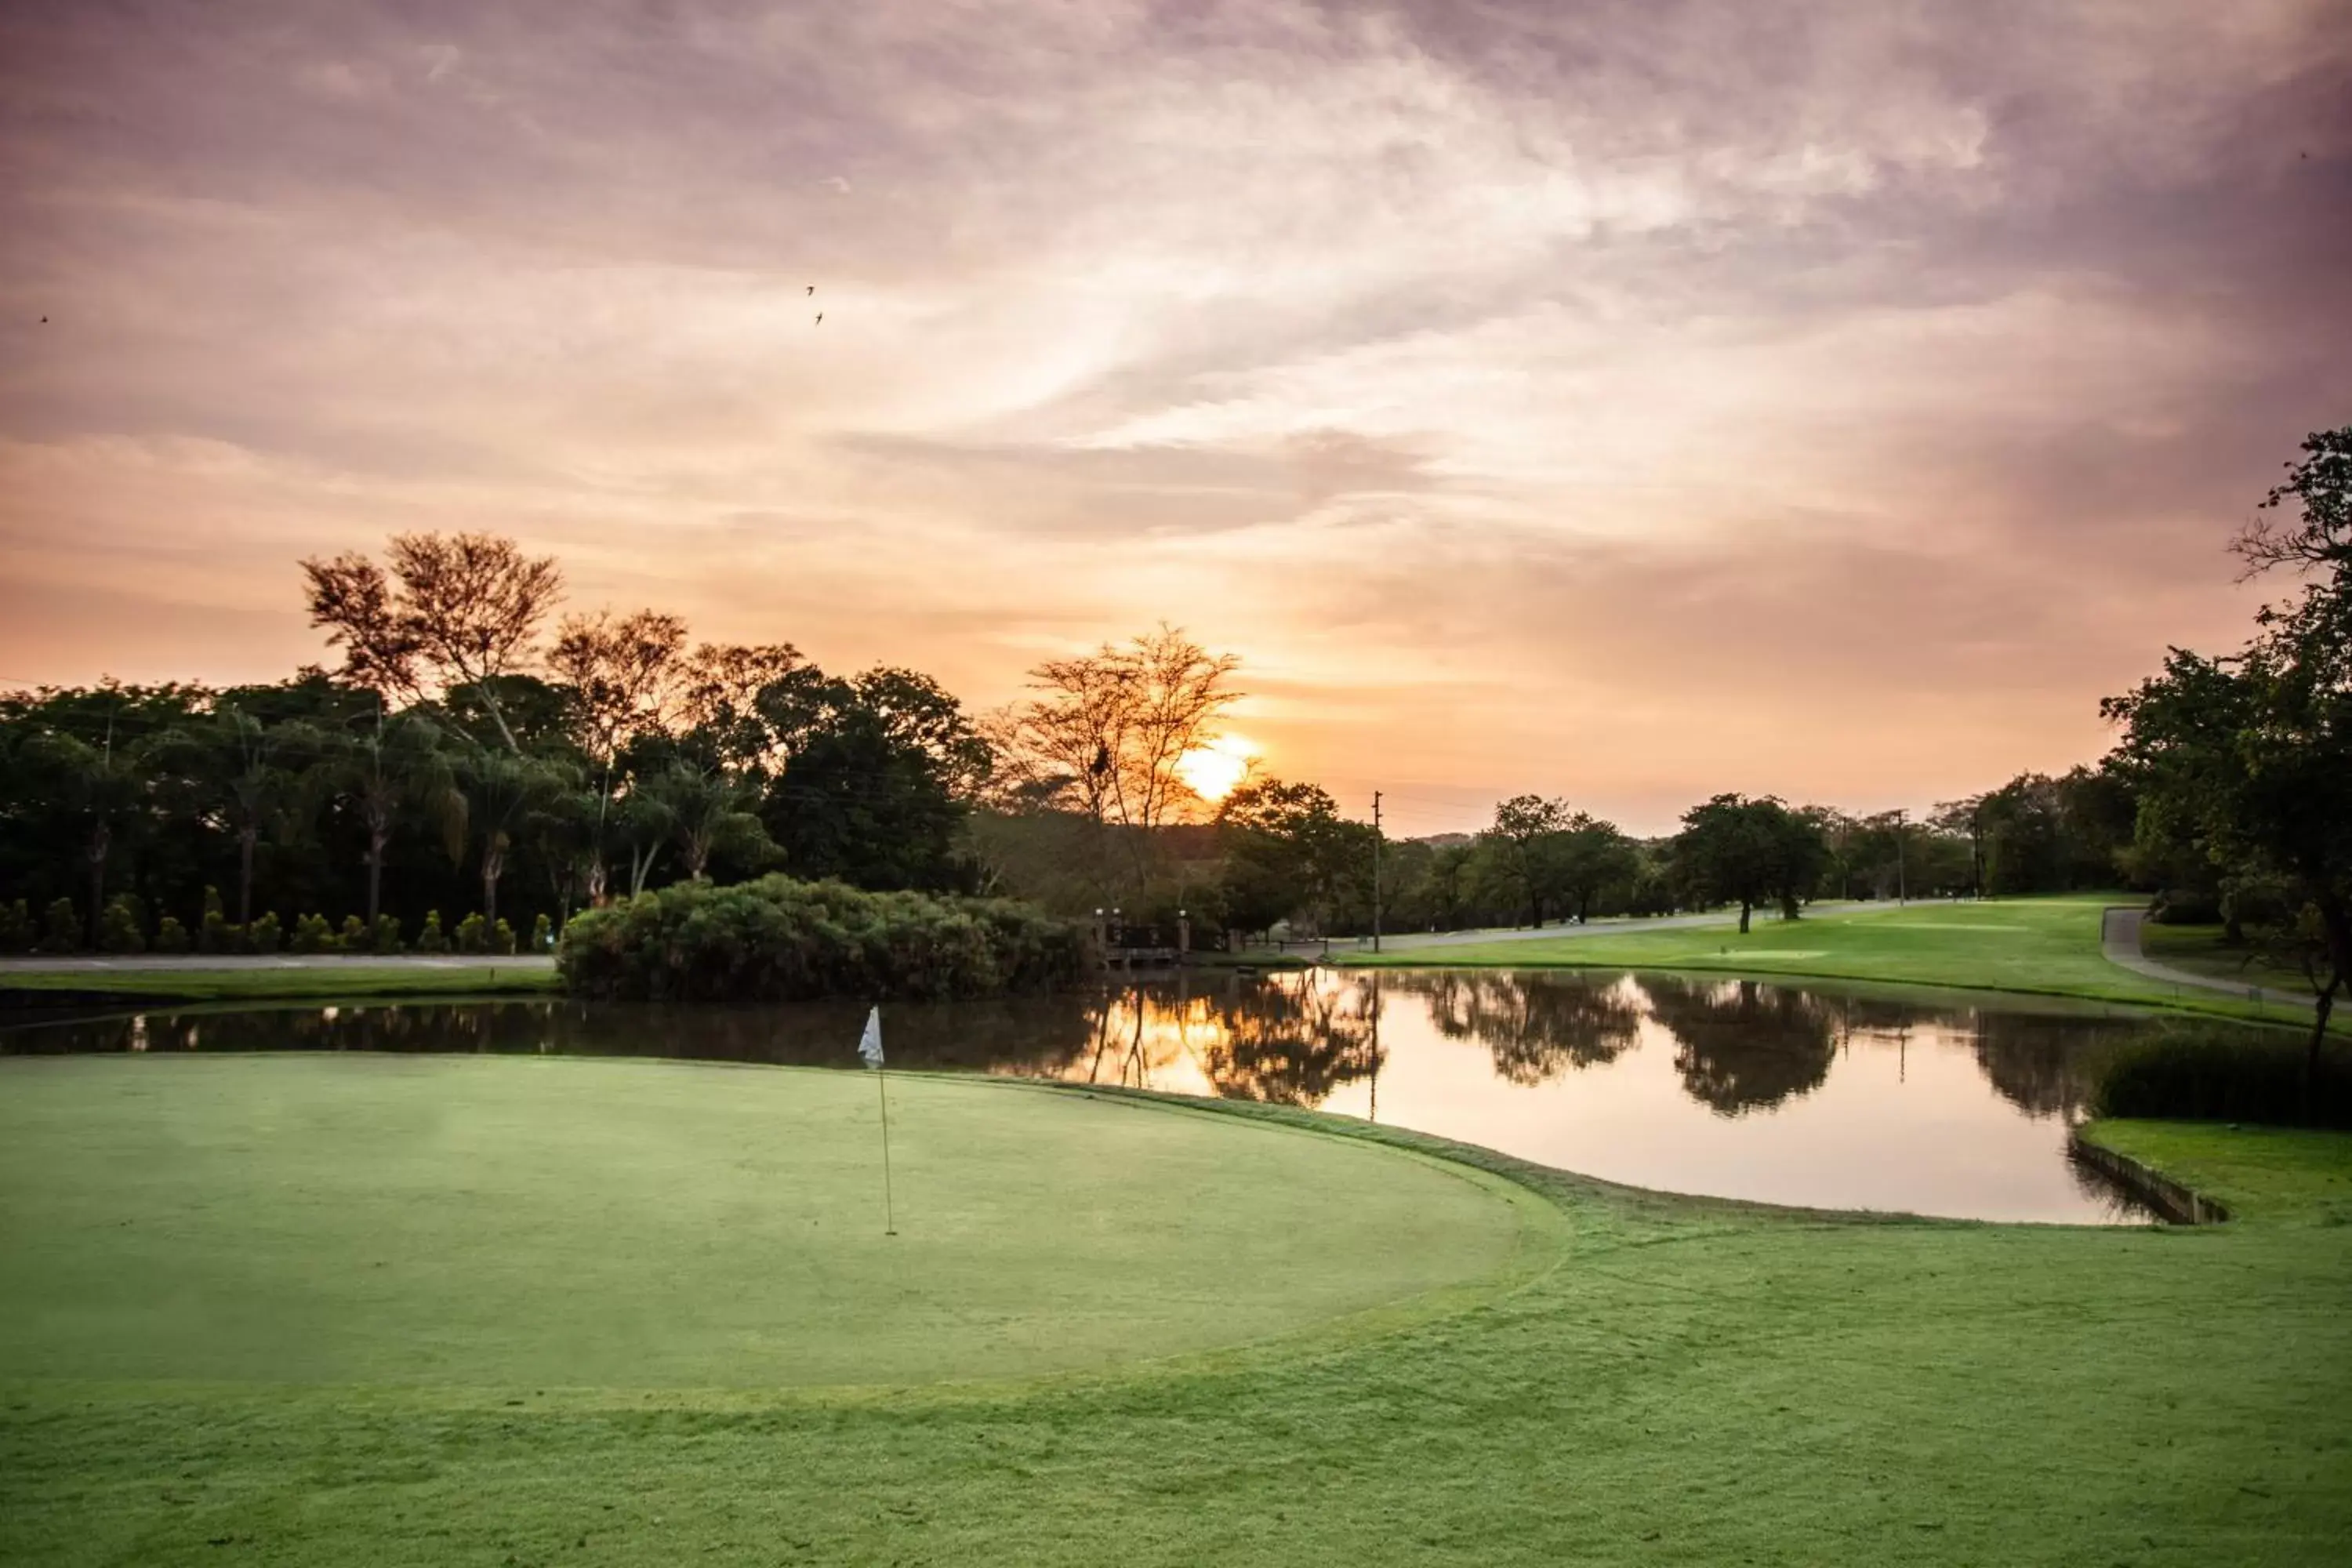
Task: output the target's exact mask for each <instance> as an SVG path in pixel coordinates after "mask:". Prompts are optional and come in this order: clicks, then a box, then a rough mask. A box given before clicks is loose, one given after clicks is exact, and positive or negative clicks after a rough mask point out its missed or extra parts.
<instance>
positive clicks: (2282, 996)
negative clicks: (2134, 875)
mask: <svg viewBox="0 0 2352 1568" xmlns="http://www.w3.org/2000/svg"><path fill="white" fill-rule="evenodd" d="M2146 920H2147V910H2142V909H2111V910H2106V911H2105V912H2104V913H2102V914H2101V915H2100V917H2099V952H2100V954H2101V955H2102V956H2103V957H2105V959H2106V961H2107V962H2108V963H2114V964H2120V965H2121V966H2122V967H2124V968H2126V969H2128V970H2130V971H2131V972H2132V973H2134V974H2144V975H2146V976H2147V978H2149V979H2150V980H2160V981H2163V982H2164V983H2165V984H2168V985H2189V986H2194V987H2195V988H2197V989H2198V990H2200V991H2218V992H2221V993H2222V994H2225V995H2230V996H2235V997H2238V998H2240V999H2242V1000H2243V1001H2247V1002H2261V1003H2265V1004H2267V1003H2273V1002H2275V1003H2277V1004H2279V1005H2281V1006H2285V1007H2309V1006H2311V1005H2312V998H2311V997H2309V996H2307V995H2302V994H2297V993H2295V992H2293V991H2274V990H2273V989H2271V988H2270V987H2269V986H2266V985H2246V984H2241V983H2239V982H2237V981H2233V980H2223V979H2221V978H2219V977H2217V976H2215V975H2210V974H2199V973H2195V972H2194V971H2191V970H2187V969H2175V968H2174V967H2173V966H2172V965H2170V964H2168V963H2158V962H2157V961H2156V960H2154V959H2152V958H2150V957H2148V955H2147V952H2146V951H2145V950H2144V949H2143V948H2142V947H2141V946H2140V942H2139V928H2140V925H2141V923H2142V922H2143V921H2146Z"/></svg>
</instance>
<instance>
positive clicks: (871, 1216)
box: [0, 1057, 1554, 1392]
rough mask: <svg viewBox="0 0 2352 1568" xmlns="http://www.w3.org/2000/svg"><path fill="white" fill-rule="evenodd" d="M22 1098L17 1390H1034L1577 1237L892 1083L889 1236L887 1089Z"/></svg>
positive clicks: (1, 1336) (1344, 1177) (1472, 1196)
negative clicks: (45, 1384)
mask: <svg viewBox="0 0 2352 1568" xmlns="http://www.w3.org/2000/svg"><path fill="white" fill-rule="evenodd" d="M0 1078H5V1093H4V1094H0V1263H5V1267H0V1383H6V1382H21V1381H25V1380H37V1381H50V1380H69V1381H75V1382H87V1383H104V1384H130V1383H138V1384H155V1383H173V1384H370V1385H375V1386H377V1387H384V1386H387V1385H388V1386H392V1387H403V1386H406V1387H432V1386H436V1385H437V1386H466V1387H483V1386H496V1387H512V1388H518V1389H522V1388H528V1389H529V1390H530V1391H533V1392H537V1391H539V1390H543V1389H557V1388H560V1389H568V1390H608V1391H609V1390H618V1389H639V1388H648V1389H650V1388H668V1389H678V1388H712V1389H719V1388H741V1389H751V1388H761V1387H777V1386H784V1385H808V1384H920V1383H929V1382H935V1381H941V1380H991V1379H1004V1378H1020V1377H1028V1376H1034V1375H1036V1374H1040V1373H1062V1372H1072V1371H1083V1370H1087V1369H1094V1368H1100V1367H1104V1366H1108V1365H1110V1364H1112V1363H1120V1362H1126V1361H1131V1360H1135V1359H1138V1358H1148V1357H1163V1356H1170V1355H1175V1354H1180V1353H1183V1352H1198V1351H1202V1350H1208V1349H1213V1348H1216V1347H1223V1346H1233V1345H1237V1344H1242V1343H1245V1342H1254V1341H1260V1340H1265V1339H1267V1338H1270V1337H1275V1336H1282V1335H1286V1334H1290V1333H1294V1332H1297V1331H1301V1330H1304V1329H1306V1328H1307V1327H1309V1326H1311V1325H1318V1324H1322V1325H1327V1327H1326V1331H1327V1332H1328V1323H1329V1320H1332V1319H1335V1318H1339V1317H1343V1316H1346V1315H1349V1314H1358V1313H1363V1312H1366V1311H1367V1310H1371V1309H1388V1310H1387V1311H1385V1312H1382V1313H1379V1314H1376V1319H1378V1320H1379V1321H1395V1320H1397V1319H1398V1318H1400V1317H1401V1316H1402V1317H1410V1316H1412V1314H1413V1312H1414V1311H1415V1310H1418V1308H1417V1307H1415V1306H1414V1305H1413V1303H1415V1302H1416V1301H1418V1302H1419V1303H1420V1304H1421V1305H1422V1306H1442V1305H1444V1304H1446V1303H1447V1302H1448V1301H1449V1300H1469V1299H1475V1297H1477V1296H1479V1295H1481V1294H1484V1293H1485V1292H1486V1289H1488V1288H1489V1287H1491V1285H1492V1284H1493V1283H1494V1282H1495V1281H1496V1280H1497V1279H1501V1278H1503V1277H1506V1276H1507V1275H1508V1274H1510V1273H1511V1272H1512V1271H1513V1270H1514V1269H1515V1268H1517V1267H1518V1266H1519V1265H1520V1264H1521V1263H1522V1262H1523V1260H1524V1258H1526V1257H1528V1256H1532V1255H1533V1253H1534V1252H1535V1251H1538V1250H1540V1248H1539V1247H1537V1245H1536V1244H1537V1243H1538V1240H1539V1238H1540V1233H1542V1232H1543V1231H1544V1230H1545V1229H1547V1228H1548V1227H1549V1225H1550V1224H1551V1223H1552V1221H1551V1218H1550V1216H1551V1215H1552V1214H1553V1213H1554V1211H1553V1210H1552V1209H1551V1207H1550V1205H1547V1204H1544V1203H1542V1202H1540V1201H1539V1200H1538V1199H1536V1198H1534V1197H1532V1196H1531V1195H1530V1194H1527V1193H1526V1192H1525V1191H1524V1189H1521V1188H1518V1187H1516V1186H1513V1185H1510V1184H1506V1183H1503V1182H1501V1181H1499V1180H1496V1179H1495V1178H1493V1177H1490V1176H1487V1175H1486V1174H1484V1173H1476V1172H1472V1171H1468V1170H1466V1169H1465V1168H1463V1167H1460V1166H1456V1165H1449V1164H1445V1163H1440V1162H1437V1161H1434V1160H1430V1159H1426V1158H1423V1157H1420V1156H1417V1155H1412V1154H1408V1153H1403V1152H1397V1151H1393V1150H1390V1149H1385V1148H1381V1147H1378V1146H1376V1145H1373V1144H1369V1143H1364V1142H1352V1141H1348V1140H1343V1139H1335V1138H1331V1137H1328V1136H1323V1135H1320V1134H1318V1133H1314V1132H1310V1131H1300V1130H1298V1129H1296V1128H1290V1127H1283V1126H1278V1125H1272V1124H1253V1123H1250V1122H1247V1121H1238V1120H1235V1119H1233V1118H1229V1117H1216V1116H1211V1115H1204V1114H1201V1113H1198V1112H1193V1111H1188V1110H1180V1109H1173V1108H1169V1107H1163V1106H1156V1105H1151V1104H1146V1103H1139V1102H1135V1101H1126V1100H1097V1099H1092V1098H1088V1097H1086V1096H1083V1095H1080V1094H1076V1093H1073V1092H1068V1091H1054V1090H1048V1089H1038V1088H1034V1087H1030V1086H1023V1085H1014V1084H1005V1083H992V1082H988V1081H984V1080H970V1079H965V1080H957V1079H936V1078H922V1077H900V1076H897V1075H893V1076H892V1077H891V1079H889V1097H890V1140H891V1147H890V1152H891V1157H892V1176H893V1181H894V1192H895V1199H896V1204H895V1212H896V1215H897V1226H898V1233H897V1234H896V1235H895V1236H890V1235H886V1234H885V1233H884V1192H883V1163H882V1143H881V1136H880V1134H881V1126H880V1121H879V1115H878V1112H879V1106H878V1103H877V1084H876V1079H875V1078H874V1077H873V1076H871V1075H866V1074H858V1073H845V1072H824V1071H813V1070H797V1069H779V1068H714V1067H694V1066H684V1065H675V1064H660V1063H647V1062H617V1061H579V1060H545V1059H534V1058H413V1059H403V1058H385V1057H308V1058H304V1057H287V1058H260V1057H224V1058H184V1059H183V1058H146V1059H133V1058H78V1059H70V1060H18V1061H13V1062H9V1063H6V1064H5V1069H0ZM1433 1293H1434V1294H1433Z"/></svg>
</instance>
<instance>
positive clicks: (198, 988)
mask: <svg viewBox="0 0 2352 1568" xmlns="http://www.w3.org/2000/svg"><path fill="white" fill-rule="evenodd" d="M560 990H562V986H560V985H559V984H557V983H556V978H555V970H554V969H553V967H552V966H551V965H548V964H544V963H530V964H521V963H498V962H496V961H494V960H490V959H484V960H482V961H481V962H480V963H476V964H466V965H456V964H452V965H449V966H447V967H441V966H437V965H432V966H428V965H425V964H404V963H400V962H399V961H398V960H396V959H395V960H394V961H392V962H390V963H375V964H370V963H317V964H304V965H299V966H296V967H291V968H286V969H133V968H125V969H116V968H112V967H108V968H104V969H16V968H0V992H6V991H63V992H70V993H76V994H84V995H102V996H117V995H121V996H169V997H173V998H175V999H179V1000H184V1001H189V1002H242V1001H251V1002H293V1001H328V1002H340V1001H348V1000H350V999H352V998H353V997H359V996H436V997H463V996H503V995H509V994H546V993H550V992H554V991H560ZM0 1016H5V1015H0Z"/></svg>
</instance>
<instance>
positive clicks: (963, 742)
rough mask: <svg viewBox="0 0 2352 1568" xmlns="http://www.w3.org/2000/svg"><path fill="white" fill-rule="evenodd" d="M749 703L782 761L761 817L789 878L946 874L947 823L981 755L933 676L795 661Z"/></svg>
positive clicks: (870, 882) (929, 882)
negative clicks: (843, 674)
mask: <svg viewBox="0 0 2352 1568" xmlns="http://www.w3.org/2000/svg"><path fill="white" fill-rule="evenodd" d="M759 711H760V713H761V717H762V718H763V719H764V720H765V721H766V722H767V725H768V728H769V731H770V733H771V734H772V736H773V737H774V744H775V749H776V750H777V751H778V752H781V753H782V756H783V759H784V762H783V770H782V773H781V774H779V775H777V776H776V777H775V778H774V779H773V780H772V782H771V783H770V784H769V785H768V788H767V792H766V797H765V799H764V800H763V801H762V803H761V809H760V815H761V820H762V822H764V823H765V824H766V826H767V830H768V834H769V837H772V839H773V840H774V841H775V843H776V845H777V846H778V847H780V848H781V849H782V852H783V856H784V864H785V866H786V867H787V868H789V869H790V870H791V871H792V873H793V875H794V876H798V877H839V878H841V879H844V880H845V881H848V882H851V883H854V884H856V886H859V887H864V888H877V889H889V888H934V889H936V888H941V887H945V886H947V885H949V884H950V882H951V881H953V880H954V877H955V864H954V863H955V850H956V835H957V831H958V829H959V828H960V826H961V824H962V822H963V818H964V814H965V812H966V811H967V810H968V809H969V807H970V802H971V798H972V796H973V795H974V794H975V793H976V792H977V791H978V789H979V788H980V786H981V784H982V783H983V782H984V781H985V780H986V778H987V777H988V773H989V770H990V766H991V763H992V758H991V756H990V753H989V751H988V747H987V746H986V744H985V743H984V742H982V741H981V739H980V737H979V736H978V735H977V734H976V733H975V732H974V731H973V730H972V727H971V721H969V720H967V719H966V718H965V717H964V713H963V709H962V705H961V704H960V703H959V702H957V700H955V699H954V698H953V697H952V696H950V695H949V694H948V692H947V691H946V690H945V689H943V688H941V687H940V684H939V683H938V682H937V681H935V680H933V679H931V678H930V677H929V676H927V675H923V674H921V673H919V672H918V671H916V670H911V669H892V668H877V669H870V670H867V671H866V673H864V674H862V675H859V676H856V677H854V678H851V679H839V678H836V677H833V676H828V675H826V674H825V673H824V671H823V670H821V669H819V668H816V667H815V666H814V665H802V666H800V667H799V668H796V669H794V670H793V671H792V672H791V673H790V674H788V675H786V676H785V677H784V678H783V679H781V680H777V681H775V682H772V684H770V685H769V686H768V688H767V689H765V690H763V691H761V693H760V697H759Z"/></svg>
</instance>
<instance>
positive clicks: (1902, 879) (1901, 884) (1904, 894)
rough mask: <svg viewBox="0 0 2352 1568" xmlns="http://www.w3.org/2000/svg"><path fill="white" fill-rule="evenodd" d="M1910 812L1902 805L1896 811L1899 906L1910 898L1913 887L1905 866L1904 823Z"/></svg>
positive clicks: (1896, 869)
mask: <svg viewBox="0 0 2352 1568" xmlns="http://www.w3.org/2000/svg"><path fill="white" fill-rule="evenodd" d="M1909 815H1910V813H1909V812H1908V811H1906V810H1905V809H1904V808H1903V807H1901V806H1897V807H1896V808H1895V904H1896V905H1897V907H1900V906H1901V905H1903V904H1905V903H1907V902H1908V901H1909V900H1910V897H1911V889H1910V887H1909V884H1908V879H1907V876H1906V872H1905V870H1904V868H1903V839H1904V837H1905V835H1904V832H1903V824H1904V819H1905V818H1906V816H1909Z"/></svg>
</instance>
